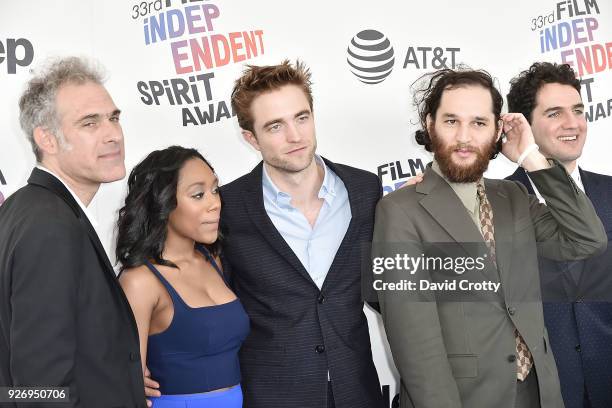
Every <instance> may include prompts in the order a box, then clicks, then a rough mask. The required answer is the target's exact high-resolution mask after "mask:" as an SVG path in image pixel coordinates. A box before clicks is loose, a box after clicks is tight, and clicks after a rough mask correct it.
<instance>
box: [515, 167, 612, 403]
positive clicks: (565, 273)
mask: <svg viewBox="0 0 612 408" xmlns="http://www.w3.org/2000/svg"><path fill="white" fill-rule="evenodd" d="M579 171H580V178H581V180H582V184H583V185H584V190H585V193H586V195H587V196H588V197H589V198H590V200H591V202H592V203H593V207H595V211H596V212H597V215H598V216H599V218H600V219H601V222H602V224H603V225H604V228H605V230H606V234H607V235H608V241H610V239H611V238H612V206H611V203H612V177H610V176H606V175H602V174H597V173H591V172H588V171H585V170H582V169H579ZM508 179H510V180H515V181H519V182H521V183H522V184H523V185H525V187H527V189H528V191H529V192H530V193H531V194H534V193H535V192H534V190H533V187H532V185H531V183H530V182H529V179H528V178H527V174H526V173H525V171H524V170H523V169H522V168H520V167H519V168H518V169H517V170H516V171H515V172H514V174H512V175H510V176H509V177H508ZM539 263H540V275H541V279H540V280H541V285H542V299H543V302H544V303H543V309H544V321H545V323H546V327H547V329H548V334H549V336H550V345H551V348H552V350H553V354H554V356H555V361H556V363H557V368H558V370H559V380H560V382H561V393H562V394H563V400H564V402H565V407H566V408H583V406H584V405H583V403H584V398H585V391H586V393H587V396H588V399H589V401H590V404H591V407H592V408H609V407H612V248H611V247H610V244H608V249H607V250H606V252H604V253H603V254H602V255H599V256H595V257H592V258H589V259H587V260H585V261H577V262H555V261H551V260H548V259H545V258H542V257H540V259H539Z"/></svg>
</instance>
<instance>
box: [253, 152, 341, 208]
mask: <svg viewBox="0 0 612 408" xmlns="http://www.w3.org/2000/svg"><path fill="white" fill-rule="evenodd" d="M314 160H315V162H316V164H317V166H320V167H322V168H323V183H322V184H321V188H320V189H319V194H318V197H319V198H322V199H323V200H325V202H326V203H327V204H329V205H331V204H332V202H333V201H334V198H335V197H336V189H335V186H336V179H335V177H333V174H332V173H331V171H330V170H329V168H328V167H327V165H326V164H325V162H324V161H323V159H322V158H321V156H319V155H315V157H314ZM262 167H263V174H262V187H263V191H264V194H265V195H267V196H268V197H270V198H272V200H273V201H274V202H275V203H276V205H278V206H279V207H281V208H292V206H291V195H290V194H289V193H285V192H284V191H281V190H279V189H278V187H277V186H276V185H275V184H274V182H273V181H272V179H271V178H270V175H269V174H268V172H267V171H266V166H262Z"/></svg>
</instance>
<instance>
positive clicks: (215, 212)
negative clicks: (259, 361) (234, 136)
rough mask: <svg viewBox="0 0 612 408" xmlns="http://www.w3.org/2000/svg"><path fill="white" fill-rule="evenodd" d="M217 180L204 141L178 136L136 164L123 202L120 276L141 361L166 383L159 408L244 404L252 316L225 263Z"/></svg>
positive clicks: (162, 385)
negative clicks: (188, 143)
mask: <svg viewBox="0 0 612 408" xmlns="http://www.w3.org/2000/svg"><path fill="white" fill-rule="evenodd" d="M217 184H218V180H217V177H216V176H215V173H214V170H213V168H212V167H211V166H210V164H209V163H208V162H207V161H206V159H204V157H203V156H202V155H201V154H200V153H199V152H198V151H197V150H195V149H187V148H183V147H178V146H172V147H169V148H167V149H164V150H158V151H154V152H153V153H151V154H149V155H148V156H147V157H146V158H145V159H144V160H143V161H142V162H141V163H139V164H138V165H137V166H136V167H135V168H134V169H133V170H132V172H131V174H130V177H129V179H128V194H127V197H126V199H125V206H124V207H123V208H121V210H120V211H119V221H118V237H117V258H118V260H119V261H120V262H121V265H122V267H121V269H122V271H121V275H120V278H119V282H120V283H121V286H122V287H123V290H124V291H125V294H126V296H127V298H128V300H129V302H130V305H131V306H132V310H133V311H134V317H135V318H136V323H137V325H138V332H139V336H140V354H141V361H142V367H143V371H144V370H146V367H147V366H148V368H149V369H150V372H151V377H152V378H154V379H155V380H156V381H157V382H158V383H159V390H160V391H161V396H160V397H157V398H152V399H153V406H154V407H155V408H164V407H174V406H177V405H176V404H181V405H180V406H189V407H193V408H197V407H202V408H207V407H221V408H222V407H227V408H237V407H241V406H242V390H241V388H240V366H239V364H238V350H239V348H240V345H241V344H242V342H243V340H244V339H245V337H246V336H247V334H248V332H249V320H248V317H247V315H246V312H245V311H244V309H243V307H242V305H241V303H240V301H239V300H238V299H237V298H236V295H235V294H234V293H233V292H232V290H231V289H230V288H229V286H228V284H227V282H226V279H225V276H224V274H223V271H222V269H221V262H220V253H221V250H220V246H219V232H218V229H219V215H220V211H221V199H220V197H219V192H218V185H217ZM211 391H215V392H211Z"/></svg>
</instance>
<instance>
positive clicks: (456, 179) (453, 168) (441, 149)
mask: <svg viewBox="0 0 612 408" xmlns="http://www.w3.org/2000/svg"><path fill="white" fill-rule="evenodd" d="M431 133H432V134H431V135H430V137H431V147H432V150H433V153H434V157H435V158H436V161H437V162H438V165H439V166H440V170H441V171H442V174H444V175H445V176H446V178H447V179H448V180H449V181H452V182H453V183H475V182H477V181H478V180H480V178H481V177H482V175H483V174H484V172H485V171H486V170H487V168H488V167H489V161H490V159H491V155H492V154H493V152H494V151H495V148H496V144H497V141H496V140H495V138H493V139H492V140H491V143H490V144H488V145H487V146H485V147H483V148H482V149H478V148H477V147H474V146H471V145H463V144H458V145H452V146H448V147H446V146H444V145H443V144H442V143H440V141H439V139H438V137H437V136H436V134H435V131H433V129H432V132H431ZM459 147H461V148H467V149H468V150H469V151H471V152H474V153H476V160H475V161H474V162H473V163H472V164H470V165H469V166H458V165H456V164H455V163H453V160H452V158H451V155H452V153H453V152H454V151H455V150H457V149H458V148H459Z"/></svg>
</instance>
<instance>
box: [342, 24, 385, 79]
mask: <svg viewBox="0 0 612 408" xmlns="http://www.w3.org/2000/svg"><path fill="white" fill-rule="evenodd" d="M347 53H348V57H347V59H346V61H347V62H348V64H349V67H350V70H351V72H352V73H353V74H354V75H355V76H356V77H357V79H359V80H360V81H361V82H363V83H364V84H378V83H380V82H382V81H384V80H385V78H387V77H388V76H389V74H391V71H392V70H393V64H394V63H395V55H394V53H393V47H392V46H391V42H390V41H389V39H388V38H387V37H386V36H385V35H384V34H383V33H381V32H380V31H376V30H363V31H360V32H359V33H357V35H355V36H354V37H353V39H352V40H351V42H350V44H349V46H348V49H347Z"/></svg>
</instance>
